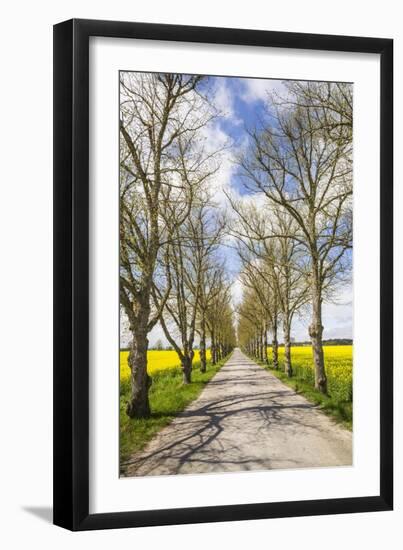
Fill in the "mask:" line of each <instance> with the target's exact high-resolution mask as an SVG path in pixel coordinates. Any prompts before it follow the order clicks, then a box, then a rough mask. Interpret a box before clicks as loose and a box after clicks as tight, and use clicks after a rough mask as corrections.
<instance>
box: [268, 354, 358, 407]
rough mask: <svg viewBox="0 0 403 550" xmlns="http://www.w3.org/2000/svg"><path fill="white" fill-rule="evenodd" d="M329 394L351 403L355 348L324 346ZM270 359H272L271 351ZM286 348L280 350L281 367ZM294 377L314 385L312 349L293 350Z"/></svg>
mask: <svg viewBox="0 0 403 550" xmlns="http://www.w3.org/2000/svg"><path fill="white" fill-rule="evenodd" d="M323 349H324V353H325V366H326V374H327V378H328V391H329V394H330V395H332V396H335V397H338V398H339V399H341V400H343V401H351V400H352V394H353V346H324V347H323ZM268 351H269V358H271V349H269V350H268ZM283 358H284V348H282V347H280V348H279V361H280V366H281V364H282V360H283ZM291 360H292V363H293V371H294V376H295V377H296V378H299V379H301V380H304V381H305V382H308V383H311V384H314V372H313V361H312V348H311V347H310V346H296V347H293V348H292V349H291Z"/></svg>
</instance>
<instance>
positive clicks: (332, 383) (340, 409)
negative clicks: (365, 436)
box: [252, 354, 353, 430]
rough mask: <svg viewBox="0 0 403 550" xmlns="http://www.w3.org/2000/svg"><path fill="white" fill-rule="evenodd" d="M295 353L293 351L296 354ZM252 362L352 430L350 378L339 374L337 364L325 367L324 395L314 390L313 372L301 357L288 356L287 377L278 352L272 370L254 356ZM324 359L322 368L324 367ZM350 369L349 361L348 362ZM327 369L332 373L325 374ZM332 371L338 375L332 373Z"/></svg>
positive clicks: (338, 365)
mask: <svg viewBox="0 0 403 550" xmlns="http://www.w3.org/2000/svg"><path fill="white" fill-rule="evenodd" d="M296 355H297V354H296ZM252 359H253V361H256V362H257V363H259V364H261V365H262V366H264V367H265V368H266V369H267V370H268V371H269V372H270V373H271V374H273V375H274V376H276V377H277V378H278V379H279V380H281V381H282V382H284V384H286V385H287V386H290V387H291V388H292V389H293V390H294V391H296V392H297V393H299V394H301V395H303V396H304V397H305V398H306V399H308V401H310V402H311V403H313V404H314V405H317V406H318V407H320V409H321V410H322V411H323V412H324V413H326V414H328V415H329V416H331V417H332V418H333V419H334V420H336V421H337V422H340V423H341V424H343V425H344V426H345V427H346V428H348V429H349V430H351V429H352V422H353V403H352V381H351V377H350V378H349V377H347V376H346V377H343V376H342V375H341V373H342V371H343V370H346V367H345V368H344V369H341V368H340V364H337V365H333V369H332V368H329V369H327V372H328V390H329V391H328V395H323V394H322V393H321V392H319V391H318V390H316V389H315V379H314V371H313V368H312V366H311V365H308V364H306V361H305V359H302V358H299V357H298V356H296V357H295V356H292V362H293V364H292V368H293V377H292V378H288V376H287V375H286V374H285V373H284V363H283V357H282V356H281V355H280V361H279V369H278V370H275V369H272V368H270V367H269V366H268V365H266V364H263V363H261V361H258V360H257V359H256V358H254V357H253V358H252ZM327 361H328V360H326V367H328V362H327ZM350 370H351V363H350ZM329 371H330V372H332V373H333V376H329ZM336 372H337V373H338V376H336V375H335V374H336Z"/></svg>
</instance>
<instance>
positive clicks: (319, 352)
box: [309, 269, 327, 393]
mask: <svg viewBox="0 0 403 550" xmlns="http://www.w3.org/2000/svg"><path fill="white" fill-rule="evenodd" d="M313 271H314V273H313V277H312V323H311V325H310V327H309V336H310V337H311V341H312V354H313V362H314V365H315V388H316V389H317V390H319V391H320V392H321V393H327V378H326V371H325V361H324V357H323V344H322V333H323V326H322V297H321V289H320V286H319V281H318V275H317V270H316V269H314V270H313Z"/></svg>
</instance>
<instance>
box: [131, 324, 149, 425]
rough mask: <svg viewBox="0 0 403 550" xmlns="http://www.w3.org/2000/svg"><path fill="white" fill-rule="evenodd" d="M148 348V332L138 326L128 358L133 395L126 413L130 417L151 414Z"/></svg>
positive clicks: (143, 416)
mask: <svg viewBox="0 0 403 550" xmlns="http://www.w3.org/2000/svg"><path fill="white" fill-rule="evenodd" d="M147 349H148V339H147V332H146V330H145V329H144V328H143V327H138V328H137V329H136V330H135V331H134V332H133V340H132V344H131V349H130V353H129V359H128V362H129V367H130V370H131V375H130V385H131V396H130V401H129V402H128V403H127V407H126V413H127V414H128V416H129V417H130V418H148V417H149V416H150V402H149V399H148V390H149V388H150V386H151V378H150V376H148V374H147Z"/></svg>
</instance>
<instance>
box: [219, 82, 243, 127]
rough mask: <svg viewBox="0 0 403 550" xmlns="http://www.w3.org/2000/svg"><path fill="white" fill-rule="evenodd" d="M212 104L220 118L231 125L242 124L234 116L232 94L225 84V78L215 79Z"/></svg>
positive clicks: (240, 120)
mask: <svg viewBox="0 0 403 550" xmlns="http://www.w3.org/2000/svg"><path fill="white" fill-rule="evenodd" d="M213 97H214V99H213V102H214V106H215V108H216V109H217V110H218V111H219V114H220V116H221V117H223V118H225V119H227V120H229V121H231V123H232V124H235V125H238V124H242V119H240V118H239V117H237V116H236V114H235V104H234V101H235V98H234V93H233V91H232V90H231V88H230V87H229V86H228V84H227V80H226V79H225V78H216V79H215V87H214V90H213Z"/></svg>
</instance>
